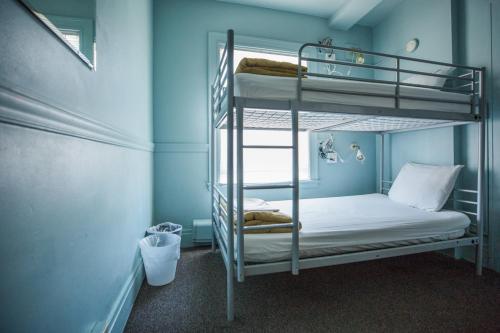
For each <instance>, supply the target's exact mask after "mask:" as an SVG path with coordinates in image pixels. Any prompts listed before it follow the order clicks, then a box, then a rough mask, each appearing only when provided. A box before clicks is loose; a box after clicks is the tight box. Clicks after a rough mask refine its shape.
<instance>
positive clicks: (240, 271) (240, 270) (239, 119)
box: [236, 108, 245, 282]
mask: <svg viewBox="0 0 500 333" xmlns="http://www.w3.org/2000/svg"><path fill="white" fill-rule="evenodd" d="M236 170H237V173H236V190H237V192H236V196H237V197H236V198H237V208H236V210H237V212H236V214H237V224H236V253H237V256H238V257H237V277H238V282H243V281H245V255H244V250H245V244H244V234H243V223H244V212H243V208H244V207H243V195H244V193H243V185H244V184H243V108H236Z"/></svg>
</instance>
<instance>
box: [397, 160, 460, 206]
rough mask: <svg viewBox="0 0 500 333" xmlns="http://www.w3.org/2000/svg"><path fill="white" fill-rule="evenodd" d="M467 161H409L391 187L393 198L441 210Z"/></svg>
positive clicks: (410, 204) (408, 203)
mask: <svg viewBox="0 0 500 333" xmlns="http://www.w3.org/2000/svg"><path fill="white" fill-rule="evenodd" d="M462 168H463V165H452V166H441V165H427V164H418V163H406V164H405V165H404V166H403V168H401V171H399V174H398V176H397V177H396V180H394V183H393V184H392V187H391V189H390V191H389V198H390V199H391V200H393V201H396V202H399V203H404V204H407V205H408V206H412V207H416V208H420V209H424V210H427V211H431V212H437V211H438V210H440V209H441V208H443V206H444V204H445V203H446V200H448V197H449V196H450V193H451V191H452V190H453V187H454V186H455V182H456V180H457V177H458V174H459V173H460V170H461V169H462Z"/></svg>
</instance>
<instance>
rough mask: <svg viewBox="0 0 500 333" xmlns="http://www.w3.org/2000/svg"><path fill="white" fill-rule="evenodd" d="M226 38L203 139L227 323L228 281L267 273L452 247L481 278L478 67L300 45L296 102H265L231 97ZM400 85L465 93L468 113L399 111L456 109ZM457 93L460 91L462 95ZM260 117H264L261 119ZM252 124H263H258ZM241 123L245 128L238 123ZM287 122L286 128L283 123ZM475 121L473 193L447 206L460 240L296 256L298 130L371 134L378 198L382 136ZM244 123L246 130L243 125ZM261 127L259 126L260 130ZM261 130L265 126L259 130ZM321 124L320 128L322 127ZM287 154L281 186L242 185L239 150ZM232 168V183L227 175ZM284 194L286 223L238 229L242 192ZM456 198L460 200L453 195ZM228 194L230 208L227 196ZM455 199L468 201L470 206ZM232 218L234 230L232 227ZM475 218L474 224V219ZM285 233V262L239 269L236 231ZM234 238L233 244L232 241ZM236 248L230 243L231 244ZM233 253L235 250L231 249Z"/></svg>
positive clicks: (230, 39)
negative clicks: (287, 135) (405, 104)
mask: <svg viewBox="0 0 500 333" xmlns="http://www.w3.org/2000/svg"><path fill="white" fill-rule="evenodd" d="M234 46H235V44H234V32H233V30H228V32H227V43H226V45H225V47H224V51H223V53H222V56H221V59H220V62H219V66H218V70H217V73H216V77H215V80H214V83H213V85H212V87H211V89H212V91H211V102H212V103H211V106H212V110H211V111H212V112H211V131H210V132H211V134H210V142H211V144H210V152H211V154H210V155H211V156H210V167H211V198H212V205H211V207H212V226H213V237H212V238H213V239H212V249H213V250H214V251H215V250H216V247H217V245H218V247H219V249H220V253H221V255H222V258H223V261H224V264H225V266H226V269H227V319H228V320H230V321H231V320H233V319H234V285H233V282H234V278H235V277H236V278H237V280H238V281H239V282H243V281H244V280H245V276H251V275H260V274H268V273H275V272H284V271H291V273H292V274H294V275H297V274H299V271H300V270H301V269H307V268H314V267H322V266H330V265H338V264H344V263H351V262H359V261H366V260H374V259H381V258H388V257H393V256H401V255H408V254H414V253H421V252H428V251H436V250H443V249H458V248H461V247H474V248H475V253H476V256H475V264H476V274H477V275H481V270H482V262H483V233H484V232H483V230H484V208H483V207H484V202H485V201H486V200H485V196H486V195H487V194H486V191H484V159H485V120H484V115H485V107H486V105H485V95H484V94H485V84H484V77H485V76H484V75H485V68H477V67H470V66H461V65H454V64H448V63H442V62H436V61H429V60H422V59H417V58H409V57H403V56H397V55H391V54H384V53H379V52H371V51H362V50H357V49H356V50H355V49H349V48H343V47H337V46H324V45H319V44H313V43H307V44H304V45H303V46H302V47H301V48H300V50H299V52H298V64H299V66H298V73H297V96H296V99H293V100H270V99H267V100H265V99H256V98H245V97H238V96H234V75H233V69H234V57H233V55H234ZM307 47H314V48H322V49H330V50H340V51H346V52H361V53H363V54H367V55H372V56H377V57H386V58H390V59H393V60H395V61H396V67H395V68H392V67H385V66H384V67H382V66H375V65H370V64H355V63H347V62H343V61H337V60H324V59H321V58H314V57H304V56H303V51H304V49H305V48H307ZM302 60H306V61H308V62H311V63H314V62H316V63H326V64H339V65H348V66H355V67H363V68H368V69H374V70H383V71H390V72H393V73H395V74H396V78H397V79H396V81H391V80H377V79H365V78H353V77H343V76H336V75H326V74H319V73H302V69H301V66H300V64H301V62H302ZM402 61H410V62H415V63H420V64H430V65H439V66H448V67H452V68H456V69H460V70H464V71H466V72H467V73H466V74H463V75H457V76H452V75H444V74H436V73H430V72H423V71H414V70H407V69H403V68H402V66H401V62H402ZM401 73H406V74H416V75H426V76H434V77H441V78H445V79H452V80H457V81H460V82H465V84H463V85H461V86H460V87H459V88H458V89H457V88H445V89H443V88H442V87H434V86H427V85H420V84H411V83H405V82H402V81H401V79H400V78H401ZM304 74H306V75H307V76H309V77H324V78H331V79H347V80H355V81H363V82H372V83H380V84H390V85H393V86H394V87H395V93H394V94H375V93H369V94H368V93H366V94H365V93H360V92H352V91H339V90H327V91H322V90H318V89H310V88H305V87H304V86H303V80H304ZM401 86H410V87H419V88H428V89H439V90H447V91H452V92H457V93H465V94H467V95H470V97H471V98H470V102H467V104H470V113H458V112H442V111H432V110H413V109H402V108H400V102H401V100H405V99H414V100H423V101H434V102H441V103H460V102H456V101H450V100H441V99H435V98H423V97H409V96H404V95H402V94H401V93H400V87H401ZM463 88H465V89H466V90H463ZM306 91H319V92H324V93H343V94H349V95H362V96H376V97H390V98H393V99H394V107H393V108H387V107H377V106H370V107H367V106H357V105H344V104H335V103H324V102H321V103H320V102H310V101H306V100H304V98H303V93H304V92H306ZM301 114H302V119H304V122H303V126H302V127H299V118H300V117H301ZM266 117H267V118H266ZM259 119H264V120H263V121H259ZM245 123H247V125H245ZM287 123H288V125H287ZM471 123H476V124H477V125H478V128H479V131H478V143H479V144H478V149H479V154H478V171H477V189H476V190H470V189H455V190H454V195H453V196H452V197H451V201H452V202H453V204H454V208H455V209H456V210H458V211H461V212H463V213H465V214H467V215H468V216H470V217H471V220H472V224H471V227H470V228H469V229H468V230H467V232H466V234H465V235H464V236H463V237H461V238H459V239H453V240H445V241H437V242H431V243H423V244H417V245H408V246H399V247H391V248H383V249H377V250H369V251H361V252H352V253H344V254H336V255H329V256H322V257H312V258H300V257H299V228H298V225H299V175H298V164H299V161H298V149H299V147H298V132H299V130H303V129H312V130H333V129H335V130H351V131H352V130H354V131H356V130H357V131H371V132H375V133H378V134H379V135H380V137H381V141H382V145H381V146H382V149H381V152H380V166H379V175H378V178H379V180H378V188H379V191H380V193H386V192H387V191H388V189H389V188H390V185H391V181H387V180H384V163H383V161H384V135H385V134H387V133H392V132H398V131H411V130H419V129H427V128H434V127H442V126H456V125H463V124H471ZM248 124H250V126H249V125H248ZM263 124H264V125H263ZM265 124H267V126H266V125H265ZM324 124H327V126H324ZM220 128H225V129H227V187H226V188H225V189H224V188H223V187H221V186H219V185H218V184H216V180H217V178H216V174H215V159H216V158H217V156H218V155H217V153H216V145H215V141H216V131H217V130H218V129H220ZM245 128H280V129H288V130H290V129H291V132H292V145H291V146H260V145H259V146H255V145H252V146H249V145H244V143H243V130H244V129H245ZM234 130H236V161H235V160H234V153H233V149H234V147H235V146H234V145H235V138H234V134H233V132H234ZM248 148H253V149H256V148H258V149H268V148H275V149H291V150H292V163H293V177H292V182H291V183H289V184H261V185H250V184H245V183H244V179H243V151H244V149H248ZM235 163H236V179H235V175H234V173H235V172H234V169H233V167H234V166H235ZM282 188H288V189H291V190H292V204H293V206H292V207H293V208H292V223H284V224H283V223H282V224H273V225H265V226H243V221H244V210H243V198H244V192H245V191H251V190H264V189H282ZM459 195H462V196H459ZM235 196H236V205H235V202H234V197H235ZM463 196H469V198H470V196H475V200H473V199H469V198H466V199H467V200H466V199H464V197H463ZM464 205H465V206H475V210H471V209H464V208H463V207H464ZM234 213H236V226H234V224H233V219H234ZM474 220H475V221H474ZM282 227H291V228H292V240H291V249H292V252H291V253H292V254H291V260H287V261H280V262H272V263H260V264H259V263H257V264H248V263H247V264H246V263H245V261H244V249H245V243H244V232H245V231H247V230H256V229H272V228H282ZM235 234H236V242H235V239H234V236H235ZM235 243H236V244H235ZM235 250H236V251H235Z"/></svg>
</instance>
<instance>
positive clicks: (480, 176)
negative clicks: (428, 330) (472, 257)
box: [474, 67, 486, 276]
mask: <svg viewBox="0 0 500 333" xmlns="http://www.w3.org/2000/svg"><path fill="white" fill-rule="evenodd" d="M474 73H476V72H475V71H474ZM484 73H485V68H484V67H483V68H481V71H480V72H479V74H480V77H479V89H480V98H481V99H480V104H479V117H480V121H479V123H478V127H479V128H478V149H479V152H478V154H477V155H478V163H477V168H478V169H477V212H476V214H477V216H476V217H477V219H476V220H477V236H478V239H479V241H478V244H477V245H476V275H478V276H480V275H481V274H482V269H483V232H484V222H485V218H484V216H485V214H484V198H485V195H484V193H485V192H484V165H485V163H484V159H485V144H486V142H485V121H486V119H485V118H486V99H485V78H484ZM474 76H475V75H474Z"/></svg>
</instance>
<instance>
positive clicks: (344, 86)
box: [234, 73, 470, 113]
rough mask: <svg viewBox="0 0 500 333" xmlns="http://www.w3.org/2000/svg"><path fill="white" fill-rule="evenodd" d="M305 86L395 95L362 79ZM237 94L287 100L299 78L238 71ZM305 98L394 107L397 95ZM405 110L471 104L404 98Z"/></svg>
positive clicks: (457, 97) (414, 91)
mask: <svg viewBox="0 0 500 333" xmlns="http://www.w3.org/2000/svg"><path fill="white" fill-rule="evenodd" d="M302 86H303V87H304V88H316V89H326V90H328V89H330V90H332V89H335V90H342V91H353V92H364V93H380V94H394V92H395V86H394V85H390V84H382V83H370V82H359V81H349V80H339V79H322V78H307V79H304V80H302ZM234 94H235V96H240V97H249V98H262V99H277V100H288V99H296V98H297V78H293V77H279V76H269V75H257V74H248V73H239V74H235V76H234ZM400 94H401V95H406V96H411V97H427V98H439V99H447V100H452V101H456V102H469V101H470V97H469V96H466V95H463V94H458V93H451V92H445V91H440V90H436V89H428V88H417V87H404V86H402V87H400ZM303 100H304V101H309V102H325V103H337V104H348V105H361V106H380V107H394V98H389V97H371V96H358V95H349V94H338V93H330V92H329V93H323V92H313V91H304V92H303ZM400 107H401V108H403V109H420V110H433V111H447V112H461V113H469V112H470V106H468V105H465V104H457V103H443V102H429V101H416V100H408V99H401V101H400Z"/></svg>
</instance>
